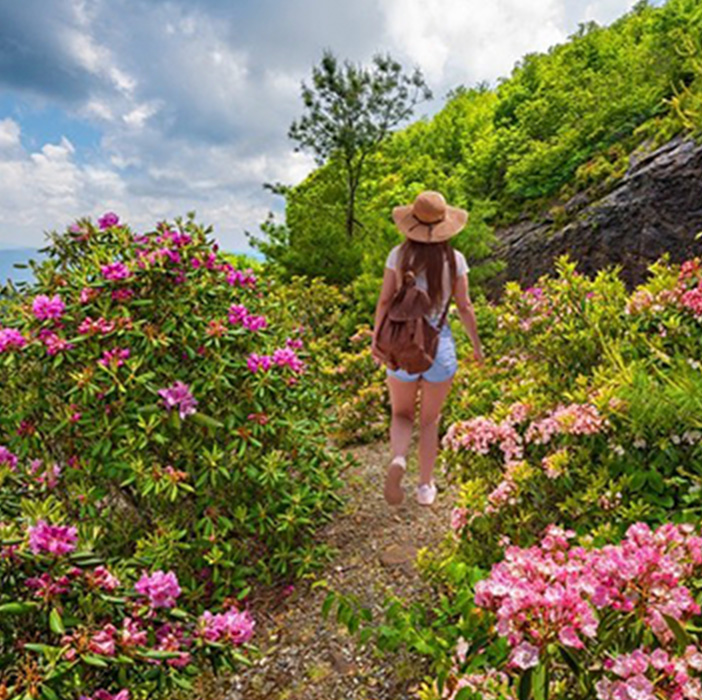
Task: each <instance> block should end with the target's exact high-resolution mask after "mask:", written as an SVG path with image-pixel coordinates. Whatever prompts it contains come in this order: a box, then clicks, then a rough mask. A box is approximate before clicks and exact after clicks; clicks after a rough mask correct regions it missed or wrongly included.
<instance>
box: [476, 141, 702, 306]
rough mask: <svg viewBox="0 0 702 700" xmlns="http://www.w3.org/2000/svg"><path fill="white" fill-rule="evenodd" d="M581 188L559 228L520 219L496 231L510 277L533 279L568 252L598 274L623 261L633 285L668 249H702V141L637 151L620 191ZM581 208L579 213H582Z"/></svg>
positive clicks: (678, 257) (679, 253) (677, 252)
mask: <svg viewBox="0 0 702 700" xmlns="http://www.w3.org/2000/svg"><path fill="white" fill-rule="evenodd" d="M584 198H585V195H583V194H579V195H577V196H576V197H574V198H573V199H572V200H570V201H569V202H567V203H566V204H565V210H566V213H567V214H568V215H571V216H573V219H572V220H571V221H570V222H569V223H567V224H566V225H565V226H563V227H562V228H560V229H557V228H555V227H554V222H553V220H552V219H550V220H549V219H546V220H543V221H541V222H539V223H535V222H532V221H521V222H519V223H517V224H514V225H512V226H509V227H506V228H503V229H498V230H497V231H496V235H497V239H498V246H497V249H496V257H498V258H501V259H502V260H504V261H506V263H507V267H506V269H505V270H504V272H503V273H502V274H501V275H500V276H499V279H495V280H494V281H493V282H492V283H491V285H490V288H489V292H490V293H491V294H495V293H496V292H497V290H499V289H500V288H501V287H502V285H503V283H504V281H505V280H517V281H519V282H521V283H522V284H526V285H528V284H531V283H533V282H534V281H535V280H536V279H538V277H539V276H541V275H543V274H547V273H551V272H552V271H553V261H554V259H555V258H557V257H558V256H560V255H563V254H564V253H568V254H569V255H570V257H571V259H573V260H577V261H578V269H579V270H580V272H582V273H584V274H587V275H591V274H593V273H595V272H597V271H598V270H600V269H602V268H603V267H606V266H608V265H612V264H618V265H621V267H622V278H623V279H624V281H625V282H626V284H627V286H629V287H630V288H631V287H633V286H634V285H636V284H638V283H640V282H641V281H643V280H644V279H645V277H646V273H647V267H648V266H649V265H650V264H651V263H652V262H654V261H655V260H656V259H658V258H659V257H660V256H661V255H662V254H663V253H666V252H667V253H669V254H670V258H671V260H672V261H673V262H682V261H683V260H685V259H686V258H688V257H690V256H692V255H695V254H697V255H699V254H701V253H702V241H696V240H695V236H696V234H697V233H699V232H700V231H702V144H697V143H696V142H695V141H693V140H690V139H683V138H676V139H674V140H672V141H670V142H669V143H667V144H665V145H664V146H662V147H661V148H659V149H657V150H656V151H653V152H650V153H648V154H647V155H645V156H639V157H638V158H636V157H632V160H631V163H630V167H629V170H628V171H627V173H626V174H625V175H624V177H623V178H622V179H621V180H620V181H619V182H618V184H617V186H616V187H615V189H613V190H611V191H610V192H609V193H608V194H607V195H606V196H604V197H602V198H601V199H599V200H597V201H594V202H589V203H588V202H586V201H583V200H584ZM575 212H577V213H575Z"/></svg>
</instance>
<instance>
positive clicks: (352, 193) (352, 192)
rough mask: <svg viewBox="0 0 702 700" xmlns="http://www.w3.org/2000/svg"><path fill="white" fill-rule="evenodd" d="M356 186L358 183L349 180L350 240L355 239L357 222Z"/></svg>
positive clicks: (348, 228) (348, 220)
mask: <svg viewBox="0 0 702 700" xmlns="http://www.w3.org/2000/svg"><path fill="white" fill-rule="evenodd" d="M356 187H357V183H354V182H349V202H348V205H347V206H346V235H347V236H348V238H349V240H352V239H353V225H354V222H355V217H354V213H355V208H356Z"/></svg>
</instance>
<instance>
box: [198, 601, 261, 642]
mask: <svg viewBox="0 0 702 700" xmlns="http://www.w3.org/2000/svg"><path fill="white" fill-rule="evenodd" d="M254 626H255V623H254V620H253V618H252V617H251V615H250V614H249V612H248V611H246V610H244V611H240V610H236V609H235V608H232V609H230V610H227V611H226V612H222V613H217V614H214V615H213V614H212V613H211V612H210V611H209V610H207V611H206V612H204V613H203V614H202V615H200V618H199V619H198V630H199V633H200V636H202V637H203V638H204V639H206V640H208V641H210V642H229V643H230V644H243V643H244V642H248V641H249V640H250V639H251V637H253V632H254Z"/></svg>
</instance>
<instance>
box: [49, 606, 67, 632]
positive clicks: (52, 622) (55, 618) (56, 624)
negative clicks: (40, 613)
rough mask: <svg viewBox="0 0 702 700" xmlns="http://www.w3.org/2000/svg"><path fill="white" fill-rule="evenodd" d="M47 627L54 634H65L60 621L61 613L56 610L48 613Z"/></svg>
mask: <svg viewBox="0 0 702 700" xmlns="http://www.w3.org/2000/svg"><path fill="white" fill-rule="evenodd" d="M49 627H50V628H51V631H52V632H53V633H54V634H66V628H65V626H64V624H63V620H62V619H61V613H59V611H58V610H57V609H56V608H54V609H53V610H52V611H51V613H49Z"/></svg>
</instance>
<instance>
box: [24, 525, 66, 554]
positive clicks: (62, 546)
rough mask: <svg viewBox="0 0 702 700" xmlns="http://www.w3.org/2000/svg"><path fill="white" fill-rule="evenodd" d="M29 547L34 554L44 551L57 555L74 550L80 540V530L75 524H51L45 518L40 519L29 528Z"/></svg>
mask: <svg viewBox="0 0 702 700" xmlns="http://www.w3.org/2000/svg"><path fill="white" fill-rule="evenodd" d="M27 532H28V534H29V548H30V549H31V550H32V552H34V554H41V553H43V552H45V553H47V554H51V555H53V556H55V557H58V556H61V555H62V554H67V553H68V552H72V551H73V550H74V549H75V548H76V542H77V541H78V531H77V530H76V528H75V527H73V526H68V525H49V524H48V523H47V522H46V521H45V520H39V521H38V522H37V524H36V525H34V526H30V527H29V528H28V529H27Z"/></svg>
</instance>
